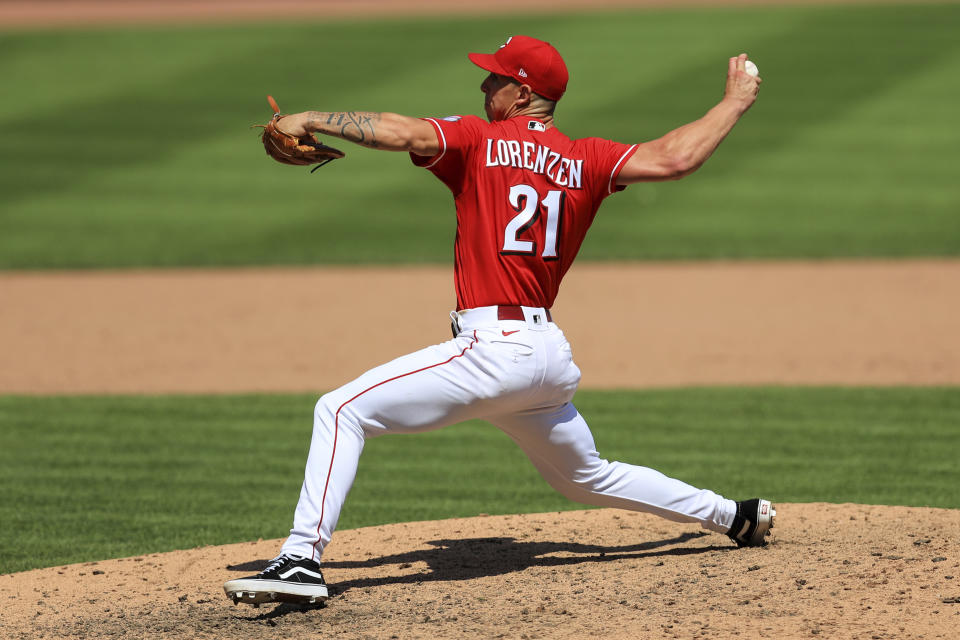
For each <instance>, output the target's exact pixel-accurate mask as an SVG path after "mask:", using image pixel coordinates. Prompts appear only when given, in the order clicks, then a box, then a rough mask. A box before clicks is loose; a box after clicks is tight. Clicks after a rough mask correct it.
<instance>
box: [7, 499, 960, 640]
mask: <svg viewBox="0 0 960 640" xmlns="http://www.w3.org/2000/svg"><path fill="white" fill-rule="evenodd" d="M958 541H960V511H954V510H944V509H924V508H910V507H881V506H863V505H849V504H846V505H828V504H781V505H778V519H777V526H776V527H775V529H774V536H773V543H772V544H771V545H769V546H768V547H766V548H763V549H737V548H736V547H734V546H733V545H732V544H731V543H730V542H729V540H727V538H726V537H724V536H720V535H717V534H710V533H705V532H703V531H700V530H699V529H697V528H696V527H691V526H689V525H677V524H673V523H670V522H666V521H663V520H660V519H658V518H655V517H653V516H648V515H645V514H636V513H630V512H624V511H617V510H590V511H573V512H562V513H547V514H535V515H511V516H488V517H477V518H470V519H452V520H444V521H438V522H422V523H401V524H393V525H385V526H381V527H369V528H364V529H356V530H352V531H342V532H338V533H337V534H336V537H335V538H334V542H333V544H332V545H331V546H330V547H329V548H328V551H327V555H326V557H325V559H324V572H325V575H326V578H327V581H328V583H329V584H330V586H331V588H332V592H333V594H334V596H333V597H332V598H331V599H330V600H329V601H328V602H327V603H325V604H324V605H323V606H322V607H315V608H300V607H295V606H291V605H279V606H275V607H274V606H263V607H261V608H259V609H254V608H252V607H249V606H245V605H240V606H234V605H232V604H231V603H230V601H229V600H227V599H226V597H225V596H224V594H223V591H222V583H223V582H224V581H226V580H228V579H231V578H235V577H238V576H241V575H246V574H252V573H255V572H256V571H257V570H259V569H260V568H262V567H263V566H264V565H265V563H266V561H267V560H269V559H270V558H271V557H273V556H274V555H275V554H276V552H277V550H278V549H279V541H276V540H268V541H260V542H256V543H242V544H234V545H229V546H225V547H206V548H200V549H193V550H189V551H180V552H174V553H166V554H154V555H150V556H145V557H140V558H124V559H118V560H107V561H103V562H99V563H87V564H82V565H70V566H66V567H54V568H49V569H41V570H36V571H29V572H25V573H19V574H12V575H6V576H0V600H2V601H3V603H4V607H3V608H2V609H0V621H2V627H3V629H4V632H5V636H6V637H10V638H18V639H21V638H22V639H26V638H89V637H99V638H121V637H123V638H127V637H163V638H216V639H219V638H225V639H226V638H237V637H243V638H278V637H302V638H326V637H331V636H335V637H337V638H463V637H478V638H479V637H484V638H501V637H502V638H538V637H539V638H574V637H577V638H583V637H607V638H636V637H666V638H696V637H733V636H737V635H739V636H744V637H747V636H753V637H769V638H815V637H823V638H834V639H842V638H894V637H895V638H950V637H954V636H953V635H952V634H954V633H955V631H956V628H957V626H958V624H960V554H958Z"/></svg>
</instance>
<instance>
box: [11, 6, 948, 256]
mask: <svg viewBox="0 0 960 640" xmlns="http://www.w3.org/2000/svg"><path fill="white" fill-rule="evenodd" d="M958 22H960V6H957V5H930V6H917V5H909V6H882V7H862V6H860V7H791V8H785V7H767V8H761V7H752V8H749V9H747V8H736V9H732V8H731V9H724V8H720V9H696V10H691V9H684V10H679V11H671V10H657V11H635V12H620V13H598V14H595V15H592V14H583V15H572V16H554V17H548V18H544V17H542V16H536V17H529V16H528V17H523V16H518V17H511V18H510V19H509V20H506V21H505V20H503V19H500V18H471V19H469V20H467V19H449V18H448V19H436V20H418V21H405V20H389V21H384V22H362V23H361V22H345V23H336V24H323V23H320V22H316V23H302V24H296V25H290V24H277V25H241V26H237V25H232V26H224V27H212V26H205V27H174V26H166V27H143V28H138V29H129V30H120V29H102V30H90V31H83V30H70V31H34V32H18V33H6V34H3V35H2V38H3V47H2V48H0V64H2V65H3V68H4V70H5V79H6V81H7V86H8V90H9V92H10V93H11V95H25V96H30V100H29V101H7V102H6V103H5V104H4V105H0V122H2V123H3V126H4V129H5V132H6V133H5V137H4V140H5V143H4V146H3V150H2V153H3V156H4V160H5V162H4V172H2V173H0V192H2V193H3V194H4V197H3V201H2V204H0V225H2V228H3V233H0V268H51V267H124V266H186V265H199V266H204V265H246V264H307V263H367V262H380V263H390V262H448V261H449V256H450V245H451V243H452V239H453V235H454V231H455V224H454V221H453V217H452V203H451V199H450V195H449V193H448V192H447V191H446V189H445V188H444V187H443V186H442V185H441V184H440V183H439V182H438V181H436V180H435V179H433V178H432V177H431V176H430V175H429V174H428V173H427V172H425V171H422V170H418V169H415V168H413V167H412V166H410V165H409V163H408V162H407V161H406V160H405V159H404V158H402V157H398V156H396V155H393V154H384V153H377V152H373V151H368V150H364V149H360V148H356V147H352V146H349V147H347V151H348V153H349V156H348V158H347V160H345V161H343V162H341V163H335V164H333V165H331V166H329V167H326V168H324V170H323V171H322V172H319V173H318V174H314V175H312V176H311V175H308V174H307V173H306V171H304V170H300V169H295V168H290V167H283V166H279V165H275V164H271V163H270V161H269V160H268V159H267V158H266V156H265V155H264V154H263V153H262V150H260V149H259V147H258V141H257V138H256V131H251V130H250V129H249V125H250V124H252V123H255V122H262V121H263V120H265V119H266V118H267V117H268V116H269V113H268V108H267V106H266V101H265V98H264V96H265V95H266V94H267V93H272V94H274V95H275V96H276V97H277V98H278V99H279V100H280V104H281V107H283V108H284V109H290V110H295V109H300V108H306V107H319V108H329V109H350V108H358V109H388V110H395V111H399V112H403V113H410V114H414V115H446V114H450V113H464V112H466V113H480V111H481V98H482V96H481V94H480V92H479V83H480V80H481V79H482V76H483V73H482V72H481V71H480V70H478V69H474V68H473V67H472V66H471V65H470V64H469V62H467V60H466V58H465V55H462V54H465V53H466V52H467V51H469V50H480V51H485V50H490V49H491V48H492V47H493V46H495V45H496V44H497V43H498V42H499V41H501V40H502V39H503V38H504V37H505V36H506V35H508V34H509V33H523V32H526V33H533V34H536V35H539V36H541V37H544V38H546V39H548V40H552V41H554V42H555V43H556V44H557V45H558V46H559V47H561V50H562V51H563V52H564V55H565V56H566V57H567V59H568V61H569V64H570V69H571V74H572V80H571V85H570V93H569V94H568V96H567V97H565V98H564V100H563V102H562V103H561V107H560V110H559V111H558V122H559V123H560V124H561V125H562V127H563V129H564V130H565V131H566V132H568V133H570V134H571V135H573V136H575V137H577V136H587V135H601V136H607V137H612V138H616V139H621V140H625V141H631V142H632V141H634V140H645V139H650V138H654V137H657V136H659V135H661V134H663V133H664V132H666V131H668V130H669V129H671V128H674V127H676V126H678V125H681V124H683V123H685V122H687V121H689V120H692V119H694V118H696V117H699V116H700V115H701V114H702V113H703V112H704V111H705V110H706V109H707V108H708V107H710V106H711V105H712V104H713V103H714V102H715V101H716V100H717V99H718V98H719V97H720V94H721V91H722V80H723V71H724V66H725V58H726V56H728V55H730V54H731V53H735V52H738V51H740V50H746V51H749V52H750V53H751V55H752V56H753V57H754V59H756V60H757V62H758V63H759V65H760V69H761V73H762V75H763V76H764V79H765V83H764V87H763V90H762V94H761V99H760V101H759V102H758V104H757V105H756V107H755V108H754V109H753V110H751V112H750V113H749V114H748V115H747V117H746V118H745V120H744V121H743V122H742V123H741V124H740V125H738V127H737V129H736V130H735V132H734V134H733V135H732V136H731V137H730V138H729V139H728V140H727V141H726V142H725V143H724V145H723V146H722V147H721V150H720V152H719V153H718V156H717V157H716V158H715V159H714V160H713V161H711V162H709V163H708V164H707V165H706V166H705V167H704V168H703V169H702V170H701V171H700V172H699V173H698V174H697V175H695V176H693V177H691V178H689V179H686V180H683V181H681V182H678V183H667V184H655V185H637V186H634V187H632V188H630V189H629V190H627V191H626V192H625V193H624V194H620V195H618V196H617V197H615V198H612V199H611V200H610V201H609V202H608V203H607V204H606V205H605V206H604V208H603V210H602V213H601V215H600V217H599V218H598V220H597V223H596V224H595V225H594V229H593V231H592V232H591V235H590V237H588V239H587V242H586V244H585V246H584V248H583V255H584V258H585V259H591V260H607V259H618V260H621V259H646V258H657V259H686V258H694V259H695V258H760V257H763V258H770V257H819V256H830V257H839V256H922V255H956V254H957V253H960V218H958V217H957V216H956V215H955V212H956V211H957V210H958V208H960V189H958V188H957V187H956V186H955V184H954V182H955V181H954V180H953V176H952V172H951V171H950V170H949V167H952V166H953V162H952V157H953V150H954V149H955V148H956V146H957V143H958V142H960V131H958V130H957V128H956V127H955V126H954V116H953V110H952V109H951V108H950V107H951V105H955V104H957V103H958V98H960V96H958V93H960V86H958V84H957V83H956V82H954V78H955V76H956V73H955V70H956V68H957V65H958V63H960V41H958V40H957V38H955V29H954V28H953V25H955V24H957V23H958ZM319 37H322V38H323V41H324V42H325V43H326V46H327V47H328V48H330V49H331V50H333V51H337V52H338V54H337V55H335V56H324V57H322V58H318V59H317V60H309V59H308V58H302V59H298V60H297V61H296V62H289V63H288V62H283V63H281V62H278V60H277V58H276V56H275V55H274V53H275V52H276V51H277V50H281V49H282V48H283V46H284V45H285V43H288V42H289V41H290V39H291V38H297V39H299V40H300V41H303V42H309V41H311V40H313V39H317V38H319ZM677 42H683V43H684V46H683V47H678V46H677ZM457 52H461V53H457ZM401 54H402V55H401ZM52 157H53V158H56V160H55V161H52V160H51V158H52Z"/></svg>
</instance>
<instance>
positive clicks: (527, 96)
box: [517, 84, 533, 107]
mask: <svg viewBox="0 0 960 640" xmlns="http://www.w3.org/2000/svg"><path fill="white" fill-rule="evenodd" d="M531 100H533V89H531V88H530V85H528V84H521V85H520V87H519V89H518V90H517V104H518V105H519V106H521V107H527V106H530V101H531Z"/></svg>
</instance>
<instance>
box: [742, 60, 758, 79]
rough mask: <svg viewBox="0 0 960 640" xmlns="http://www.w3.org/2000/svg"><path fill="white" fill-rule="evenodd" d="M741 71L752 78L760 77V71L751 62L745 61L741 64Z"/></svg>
mask: <svg viewBox="0 0 960 640" xmlns="http://www.w3.org/2000/svg"><path fill="white" fill-rule="evenodd" d="M743 70H744V71H746V72H747V73H748V74H749V75H751V76H754V77H756V76H758V75H760V69H757V65H755V64H753V61H752V60H747V61H746V62H744V63H743Z"/></svg>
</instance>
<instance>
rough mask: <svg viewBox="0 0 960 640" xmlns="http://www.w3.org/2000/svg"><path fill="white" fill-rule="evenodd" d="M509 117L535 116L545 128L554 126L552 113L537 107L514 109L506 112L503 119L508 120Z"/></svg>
mask: <svg viewBox="0 0 960 640" xmlns="http://www.w3.org/2000/svg"><path fill="white" fill-rule="evenodd" d="M511 118H535V119H537V120H539V121H540V122H542V123H543V124H545V125H546V127H547V129H550V128H552V127H554V126H556V125H554V123H553V114H552V113H545V112H544V111H542V110H538V109H530V108H527V109H517V110H516V111H513V112H511V113H508V114H507V117H505V118H504V120H510V119H511Z"/></svg>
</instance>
